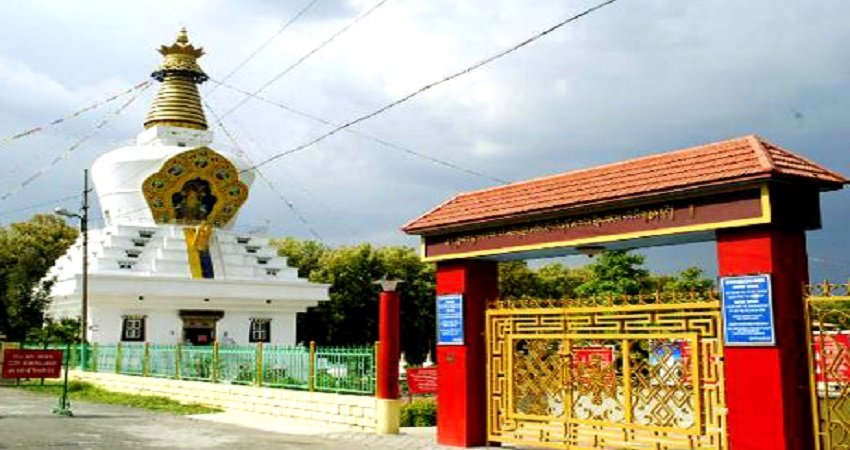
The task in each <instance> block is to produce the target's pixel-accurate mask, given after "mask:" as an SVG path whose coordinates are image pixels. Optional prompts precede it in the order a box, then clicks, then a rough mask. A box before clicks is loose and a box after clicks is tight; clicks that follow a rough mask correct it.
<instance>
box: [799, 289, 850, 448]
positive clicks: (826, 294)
mask: <svg viewBox="0 0 850 450" xmlns="http://www.w3.org/2000/svg"><path fill="white" fill-rule="evenodd" d="M805 294H806V314H807V317H806V323H807V324H808V325H809V330H808V333H807V337H808V348H809V373H810V376H811V388H812V410H813V412H814V414H813V416H814V419H815V441H816V448H817V449H820V450H847V449H850V284H830V283H823V284H818V285H812V286H808V287H807V288H806V292H805Z"/></svg>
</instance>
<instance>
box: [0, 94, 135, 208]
mask: <svg viewBox="0 0 850 450" xmlns="http://www.w3.org/2000/svg"><path fill="white" fill-rule="evenodd" d="M149 86H151V84H150V83H147V82H146V83H140V84H138V85H137V86H136V87H134V88H133V89H131V90H130V92H133V91H135V94H134V95H133V96H132V97H130V98H129V99H128V100H127V101H126V102H124V104H122V105H121V106H120V107H118V108H117V109H115V110H114V111H112V112H110V113H108V114H107V115H106V116H105V117H104V118H103V119H101V120H100V122H98V123H97V125H95V126H94V128H93V129H92V131H91V132H90V133H88V134H86V135H85V136H83V137H81V138H80V139H77V141H76V142H74V143H73V144H71V146H70V147H68V148H67V149H65V151H64V152H62V154H60V155H59V156H57V157H56V158H53V160H52V161H50V162H49V163H48V164H47V165H45V166H44V167H42V168H41V169H39V170H38V171H36V172H35V173H34V174H32V175H30V176H29V178H27V179H26V180H24V181H23V182H21V183H20V184H19V185H17V186H15V187H14V188H12V189H11V190H9V191H8V192H6V193H5V194H3V195H2V196H0V202H2V201H5V200H6V199H8V198H9V197H11V196H13V195H15V194H17V193H18V192H20V191H21V190H22V189H24V188H26V187H27V186H29V185H30V184H31V183H32V182H33V181H35V180H37V179H38V178H40V177H41V176H42V175H44V174H45V173H47V172H48V171H50V169H52V168H53V167H55V166H56V165H57V164H59V163H60V162H61V161H64V160H66V159H68V157H69V156H71V154H72V153H74V151H75V150H77V149H78V148H80V147H81V146H82V145H83V144H84V143H86V141H88V140H89V139H91V138H92V137H94V135H96V134H97V133H98V131H100V130H101V129H102V128H103V127H105V126H106V124H108V123H109V121H110V120H112V119H113V118H115V117H117V116H119V115H120V114H121V113H122V112H124V110H125V109H127V107H129V106H130V105H131V104H132V103H133V102H134V101H135V100H136V99H137V98H139V96H140V95H141V94H142V92H144V91H145V89H146V88H148V87H149ZM120 96H121V95H120V94H119V97H120Z"/></svg>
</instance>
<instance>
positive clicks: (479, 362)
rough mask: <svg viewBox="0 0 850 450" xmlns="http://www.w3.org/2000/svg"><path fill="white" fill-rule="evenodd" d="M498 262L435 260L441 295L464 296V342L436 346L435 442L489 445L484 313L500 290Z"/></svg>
mask: <svg viewBox="0 0 850 450" xmlns="http://www.w3.org/2000/svg"><path fill="white" fill-rule="evenodd" d="M498 278H499V272H498V264H497V263H496V262H493V261H472V260H459V261H447V262H439V263H437V295H445V294H463V305H464V310H463V317H464V328H463V331H464V345H437V377H438V386H437V443H439V444H442V445H453V446H458V447H475V446H482V445H485V444H486V443H487V398H486V392H487V390H486V382H487V373H486V361H485V358H486V351H485V344H484V313H485V311H486V309H487V302H488V301H489V300H493V299H495V298H496V297H497V296H498V294H499V287H498V281H499V280H498Z"/></svg>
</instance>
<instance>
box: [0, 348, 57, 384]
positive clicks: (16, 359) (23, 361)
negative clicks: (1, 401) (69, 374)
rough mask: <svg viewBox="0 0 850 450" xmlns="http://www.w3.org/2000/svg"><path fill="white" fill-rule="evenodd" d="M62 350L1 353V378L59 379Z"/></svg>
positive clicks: (14, 350)
mask: <svg viewBox="0 0 850 450" xmlns="http://www.w3.org/2000/svg"><path fill="white" fill-rule="evenodd" d="M61 375H62V350H18V349H6V350H4V351H3V378H59V377H60V376H61Z"/></svg>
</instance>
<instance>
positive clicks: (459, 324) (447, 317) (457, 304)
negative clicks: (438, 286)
mask: <svg viewBox="0 0 850 450" xmlns="http://www.w3.org/2000/svg"><path fill="white" fill-rule="evenodd" d="M437 344H438V345H463V344H464V340H463V295H461V294H452V295H438V296H437Z"/></svg>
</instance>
